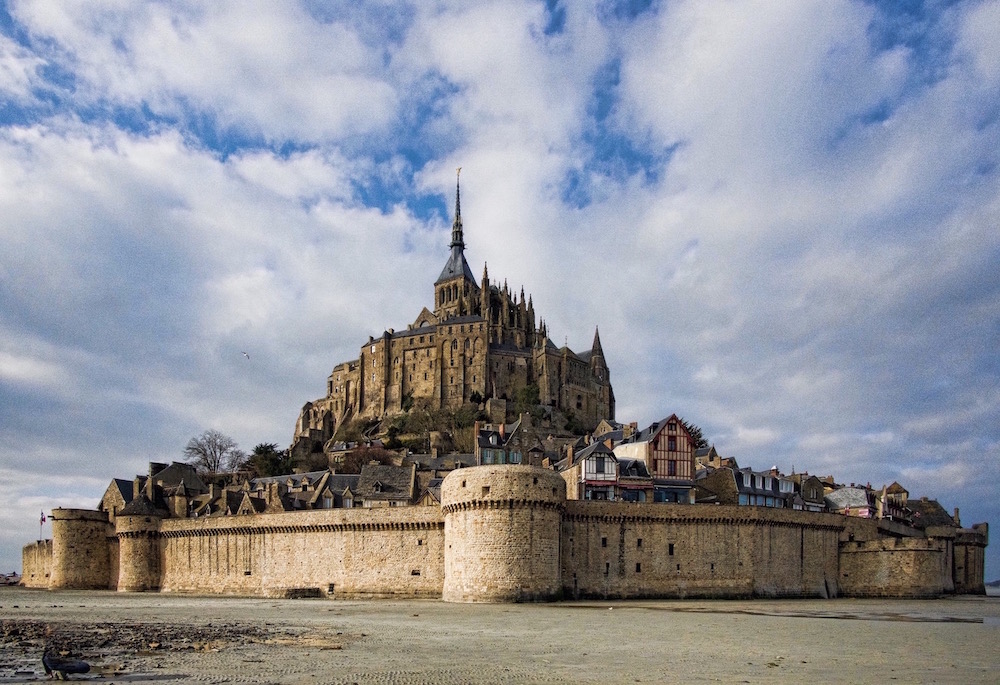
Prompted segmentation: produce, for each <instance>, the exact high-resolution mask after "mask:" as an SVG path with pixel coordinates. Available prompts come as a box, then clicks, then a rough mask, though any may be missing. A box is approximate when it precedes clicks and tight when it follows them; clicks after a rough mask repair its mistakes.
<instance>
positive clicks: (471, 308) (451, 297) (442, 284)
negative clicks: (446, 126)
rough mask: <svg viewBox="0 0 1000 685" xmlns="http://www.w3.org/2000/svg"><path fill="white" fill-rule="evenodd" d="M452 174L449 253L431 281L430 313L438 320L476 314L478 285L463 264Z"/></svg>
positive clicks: (457, 191) (459, 214)
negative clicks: (451, 220) (433, 280)
mask: <svg viewBox="0 0 1000 685" xmlns="http://www.w3.org/2000/svg"><path fill="white" fill-rule="evenodd" d="M461 172H462V167H458V169H456V171H455V221H454V222H453V223H452V225H451V244H450V245H449V247H450V248H451V254H450V255H449V256H448V262H447V263H446V264H445V265H444V269H443V270H442V271H441V275H440V276H438V279H437V280H436V281H435V282H434V313H435V314H436V315H437V316H438V320H439V321H445V320H447V319H452V318H454V317H456V316H466V315H469V314H475V313H477V310H478V307H477V305H478V304H479V286H478V285H476V279H475V277H474V276H473V275H472V269H470V268H469V263H468V262H467V261H465V239H464V236H463V233H462V201H461V188H460V186H459V175H460V174H461Z"/></svg>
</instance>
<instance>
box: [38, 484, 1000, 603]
mask: <svg viewBox="0 0 1000 685" xmlns="http://www.w3.org/2000/svg"><path fill="white" fill-rule="evenodd" d="M565 487H566V486H565V481H564V480H563V479H562V478H561V477H560V476H559V474H557V473H555V472H553V471H550V470H547V469H539V468H535V467H531V466H512V465H504V466H480V467H474V468H466V469H459V470H457V471H453V472H452V473H450V474H449V475H448V476H447V477H446V478H445V480H444V482H443V483H442V486H441V506H440V507H418V506H412V507H385V508H373V509H363V508H361V509H328V510H312V511H306V512H288V513H275V514H258V515H251V516H221V517H206V518H185V519H172V518H167V519H161V518H160V517H157V516H141V515H137V516H121V515H119V516H118V518H117V520H116V523H115V524H114V526H112V524H110V523H108V521H107V519H106V518H105V517H104V515H103V514H102V513H100V512H96V511H81V510H72V509H57V510H55V511H53V540H52V542H51V543H47V542H36V543H33V544H31V545H28V546H26V547H25V548H24V551H23V564H24V569H23V574H22V575H23V582H24V584H25V585H27V586H29V587H40V588H52V589H56V588H101V587H104V588H117V589H118V590H121V591H160V592H191V593H195V592H198V593H219V594H239V595H261V596H304V595H312V596H332V597H392V596H397V597H399V596H402V597H440V598H443V599H444V600H445V601H453V602H507V601H534V600H547V599H557V598H560V597H601V598H622V599H626V598H640V597H648V598H652V597H664V598H673V597H677V598H683V597H718V598H726V597H836V596H852V597H868V596H879V597H926V596H937V595H940V594H944V593H948V592H979V593H982V592H984V589H983V583H982V573H983V567H982V564H983V556H984V555H983V551H984V548H985V546H986V544H987V542H988V529H987V528H986V526H985V524H982V525H981V526H977V527H974V528H973V529H971V530H969V529H954V528H948V529H943V530H941V531H928V533H927V534H926V535H925V534H923V533H920V532H919V531H915V530H912V529H906V530H905V531H904V530H899V529H898V528H899V527H898V526H897V527H896V529H892V530H891V531H890V530H889V529H887V528H885V526H880V525H879V523H878V522H877V521H874V520H868V519H861V518H857V517H850V516H843V515H836V514H821V513H810V512H802V511H791V510H787V509H768V508H763V507H736V506H716V505H679V504H645V503H644V504H638V503H626V502H586V501H578V500H572V501H567V500H566V491H565ZM956 579H957V580H956Z"/></svg>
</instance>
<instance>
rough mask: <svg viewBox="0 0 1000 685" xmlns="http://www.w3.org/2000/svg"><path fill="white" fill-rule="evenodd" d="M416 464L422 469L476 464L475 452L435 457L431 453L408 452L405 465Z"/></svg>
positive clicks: (439, 468) (448, 468) (461, 466)
mask: <svg viewBox="0 0 1000 685" xmlns="http://www.w3.org/2000/svg"><path fill="white" fill-rule="evenodd" d="M407 464H416V465H417V468H419V469H420V470H421V471H450V470H452V469H455V468H465V467H468V466H475V465H476V455H475V454H446V455H444V456H439V457H435V456H433V455H430V454H407V455H406V456H405V457H403V465H404V466H405V465H407Z"/></svg>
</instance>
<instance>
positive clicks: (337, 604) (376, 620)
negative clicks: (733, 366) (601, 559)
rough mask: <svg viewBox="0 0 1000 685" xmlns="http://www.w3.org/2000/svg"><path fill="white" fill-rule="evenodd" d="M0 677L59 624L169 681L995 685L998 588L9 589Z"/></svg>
mask: <svg viewBox="0 0 1000 685" xmlns="http://www.w3.org/2000/svg"><path fill="white" fill-rule="evenodd" d="M0 622H2V630H0V683H8V682H37V681H39V680H43V679H45V674H44V672H43V671H42V666H41V651H42V646H43V645H44V642H45V639H46V638H45V637H44V630H45V628H46V626H48V627H51V629H52V630H53V632H54V637H53V638H50V639H53V640H55V641H57V642H59V643H60V644H62V645H63V646H64V647H65V648H66V649H68V650H69V651H71V652H73V653H75V654H77V655H79V656H82V657H83V658H85V659H86V660H87V661H88V662H90V663H91V664H92V666H93V670H92V671H91V673H89V674H86V675H78V676H71V678H72V679H74V680H80V681H86V680H90V681H97V682H165V683H184V682H200V683H317V684H318V683H394V684H395V683H398V684H400V685H403V684H408V683H413V684H417V683H605V684H607V683H664V682H722V683H802V682H815V683H870V682H892V681H899V682H901V683H903V682H906V683H997V682H1000V598H998V597H958V598H948V599H940V600H924V601H906V600H903V601H879V600H753V601H742V600H741V601H702V600H686V601H633V602H590V601H588V602H563V603H558V604H518V605H466V604H445V603H443V602H440V601H430V600H414V601H382V600H380V601H364V602H361V601H344V600H323V599H312V600H271V599H245V598H231V597H192V596H187V595H160V594H119V593H114V592H75V591H74V592H46V591H37V590H25V589H23V588H0Z"/></svg>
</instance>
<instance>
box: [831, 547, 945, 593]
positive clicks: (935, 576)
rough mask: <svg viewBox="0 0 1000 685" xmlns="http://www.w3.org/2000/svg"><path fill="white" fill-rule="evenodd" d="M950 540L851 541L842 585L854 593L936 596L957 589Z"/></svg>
mask: <svg viewBox="0 0 1000 685" xmlns="http://www.w3.org/2000/svg"><path fill="white" fill-rule="evenodd" d="M950 550H951V545H950V543H949V542H948V541H946V540H933V539H925V538H883V539H881V540H868V541H864V542H847V543H844V544H843V545H842V546H841V550H840V587H841V590H842V591H843V593H844V594H845V595H847V596H850V597H936V596H938V595H941V594H943V593H945V592H947V591H951V590H952V589H953V587H952V585H951V582H950V581H951V558H950Z"/></svg>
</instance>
